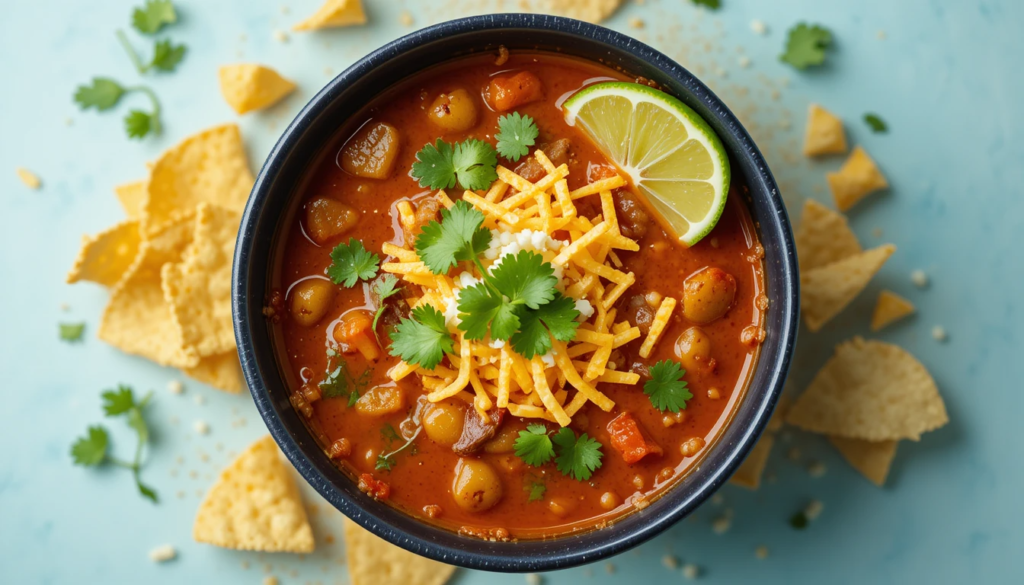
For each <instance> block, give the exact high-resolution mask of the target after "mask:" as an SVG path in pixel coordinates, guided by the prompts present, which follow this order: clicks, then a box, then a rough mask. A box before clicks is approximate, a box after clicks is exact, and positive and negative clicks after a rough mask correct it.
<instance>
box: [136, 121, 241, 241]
mask: <svg viewBox="0 0 1024 585" xmlns="http://www.w3.org/2000/svg"><path fill="white" fill-rule="evenodd" d="M252 184H253V176H252V172H251V171H250V170H249V161H248V159H247V158H246V156H245V147H244V146H243V145H242V135H241V134H240V133H239V131H238V126H237V125H235V124H225V125H223V126H216V127H214V128H210V129H209V130H205V131H203V132H200V133H199V134H195V135H193V136H190V137H189V138H186V139H185V140H184V141H182V142H181V143H180V144H178V145H177V146H174V147H172V148H170V149H169V150H167V152H165V153H164V154H163V155H162V156H161V157H160V158H159V159H158V160H157V161H156V163H155V164H154V165H153V169H152V171H151V173H150V178H149V186H148V189H147V196H146V199H145V202H144V204H143V206H142V218H143V222H142V223H143V232H144V233H146V234H152V233H154V232H155V231H158V230H159V229H160V226H162V225H164V224H166V223H168V222H171V221H173V220H174V219H176V218H179V217H181V216H182V215H184V214H186V213H189V212H191V211H192V210H194V209H195V208H196V206H198V205H199V204H200V203H204V202H206V203H214V204H216V205H219V206H221V207H224V208H226V209H230V210H231V211H235V212H241V211H242V208H243V207H245V202H246V200H247V199H248V198H249V191H250V190H251V189H252Z"/></svg>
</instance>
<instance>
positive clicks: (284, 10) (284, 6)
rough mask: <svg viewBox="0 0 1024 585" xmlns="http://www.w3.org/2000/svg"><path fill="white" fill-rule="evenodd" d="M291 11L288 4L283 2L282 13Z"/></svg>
mask: <svg viewBox="0 0 1024 585" xmlns="http://www.w3.org/2000/svg"><path fill="white" fill-rule="evenodd" d="M289 12H291V9H290V8H288V6H286V5H284V4H282V5H281V14H288V13H289Z"/></svg>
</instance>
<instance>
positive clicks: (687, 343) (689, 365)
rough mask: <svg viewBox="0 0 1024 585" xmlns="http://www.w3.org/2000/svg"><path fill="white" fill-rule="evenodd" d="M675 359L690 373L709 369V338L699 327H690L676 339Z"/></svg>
mask: <svg viewBox="0 0 1024 585" xmlns="http://www.w3.org/2000/svg"><path fill="white" fill-rule="evenodd" d="M675 349H676V357H678V358H679V362H680V363H682V364H683V367H684V368H686V370H687V371H690V372H706V371H708V370H709V369H711V364H712V360H711V338H710V337H708V334H707V333H705V332H704V330H703V329H701V328H700V327H690V328H689V329H687V330H686V331H683V333H682V334H681V335H680V336H679V337H678V338H677V339H676V347H675Z"/></svg>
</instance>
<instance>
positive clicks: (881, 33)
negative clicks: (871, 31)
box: [875, 30, 888, 41]
mask: <svg viewBox="0 0 1024 585" xmlns="http://www.w3.org/2000/svg"><path fill="white" fill-rule="evenodd" d="M875 36H876V37H878V40H880V41H884V40H885V39H886V37H887V36H888V35H886V34H885V31H884V30H879V31H878V32H877V33H875Z"/></svg>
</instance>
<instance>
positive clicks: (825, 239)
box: [795, 199, 861, 271]
mask: <svg viewBox="0 0 1024 585" xmlns="http://www.w3.org/2000/svg"><path fill="white" fill-rule="evenodd" d="M795 239H796V256H797V260H799V262H800V270H801V271H807V270H813V269H815V268H820V267H822V266H825V265H826V264H831V263H833V262H837V261H839V260H843V259H845V258H849V257H850V256H853V255H854V254H858V253H860V251H861V248H860V242H858V241H857V236H856V235H854V233H853V231H852V230H850V226H849V225H847V223H846V218H845V217H844V216H843V215H842V214H841V213H836V212H835V211H832V210H831V209H829V208H827V207H825V206H824V205H822V204H821V203H818V202H817V201H815V200H813V199H808V200H807V201H805V202H804V210H803V214H802V215H801V216H800V225H799V226H798V227H797V228H796V235H795Z"/></svg>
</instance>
